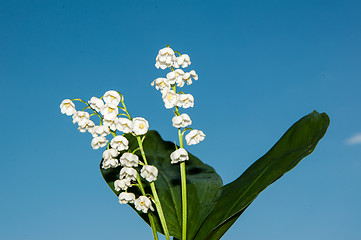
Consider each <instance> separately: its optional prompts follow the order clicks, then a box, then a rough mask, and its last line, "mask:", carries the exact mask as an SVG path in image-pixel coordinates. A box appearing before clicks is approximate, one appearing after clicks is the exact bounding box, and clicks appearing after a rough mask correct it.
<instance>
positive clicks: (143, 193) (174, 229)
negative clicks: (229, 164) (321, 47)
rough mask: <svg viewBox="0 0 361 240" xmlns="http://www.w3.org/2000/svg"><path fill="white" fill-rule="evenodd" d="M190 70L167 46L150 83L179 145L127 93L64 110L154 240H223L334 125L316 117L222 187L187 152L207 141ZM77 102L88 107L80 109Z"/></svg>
mask: <svg viewBox="0 0 361 240" xmlns="http://www.w3.org/2000/svg"><path fill="white" fill-rule="evenodd" d="M190 64H191V61H190V57H189V56H188V55H187V54H181V53H180V52H178V51H173V50H172V49H171V48H170V47H169V46H167V47H165V48H163V49H161V50H159V53H158V55H157V57H156V63H155V66H156V68H161V69H162V70H167V73H166V74H164V75H163V76H162V77H159V78H157V79H155V80H154V81H152V82H151V85H152V86H154V87H155V89H156V90H159V92H160V95H161V97H162V99H163V102H164V106H165V108H166V109H171V110H172V112H173V113H174V115H173V117H172V118H171V119H170V120H171V121H169V122H171V124H172V125H173V126H174V128H175V130H176V131H177V132H178V139H177V142H178V144H175V143H174V142H167V141H164V140H163V139H162V138H161V137H160V135H159V134H158V133H157V132H156V131H154V130H149V123H148V121H147V120H146V119H144V118H143V117H139V116H131V115H130V113H129V111H128V109H127V107H126V105H125V100H124V96H123V95H122V94H121V93H120V92H117V91H114V90H110V91H107V92H106V93H104V95H103V96H101V97H99V98H98V97H92V98H91V99H90V100H89V101H84V100H82V99H77V98H76V99H65V100H63V101H62V103H61V104H60V108H61V112H62V113H63V114H66V115H68V116H72V118H73V123H74V124H77V125H78V130H79V131H80V132H82V133H85V132H89V133H90V134H91V135H92V137H93V139H92V141H91V143H90V144H91V146H92V148H93V149H99V148H103V149H104V150H103V158H102V160H101V163H100V171H101V173H102V175H103V177H104V179H105V181H106V182H107V184H108V186H109V187H110V188H111V189H112V191H113V192H114V193H115V194H116V195H117V196H118V199H119V203H121V204H128V205H130V206H131V207H132V208H133V209H134V210H135V211H136V212H137V213H138V214H139V215H140V217H141V218H142V219H143V220H144V221H146V222H147V223H148V224H149V225H150V227H151V229H152V234H153V238H154V239H158V234H159V233H160V234H164V235H165V237H166V239H170V238H171V237H173V239H182V240H186V239H188V240H216V239H220V238H221V237H222V236H223V235H224V234H225V232H226V231H227V230H228V229H229V228H230V227H231V226H232V224H233V223H234V222H235V221H236V220H237V219H238V217H239V216H240V215H241V214H242V213H243V212H244V211H245V209H246V208H247V207H248V206H249V205H250V204H251V203H252V202H253V200H254V199H255V198H256V197H257V196H258V194H259V193H260V192H262V191H263V190H264V189H265V188H266V187H267V186H269V185H270V184H272V183H273V182H274V181H276V180H277V179H279V178H280V177H281V176H282V175H283V174H284V173H286V172H288V171H289V170H291V169H292V168H293V167H295V166H296V165H297V164H298V163H299V162H300V161H301V160H302V159H303V158H304V157H306V156H307V155H309V154H310V153H311V152H312V151H313V150H314V148H315V147H316V145H317V143H318V141H319V140H320V139H321V138H322V137H323V136H324V134H325V133H326V130H327V127H328V125H329V118H328V116H327V114H325V113H321V114H320V113H318V112H316V111H313V112H312V113H310V114H309V115H307V116H305V117H303V118H302V119H300V120H299V121H298V122H296V123H295V124H294V125H293V126H292V127H291V128H290V129H289V130H288V131H287V132H286V133H285V134H284V135H283V136H282V137H281V139H280V140H279V141H278V142H277V143H276V144H275V145H274V146H273V147H272V148H271V149H270V150H269V151H268V152H267V153H266V154H265V155H264V156H263V157H261V158H260V159H258V160H257V161H256V162H255V163H254V164H252V165H251V166H250V167H249V168H248V169H247V170H246V171H245V172H244V173H243V174H242V175H241V176H240V177H239V178H237V179H236V180H234V181H233V182H231V183H229V184H227V185H223V183H222V179H221V177H220V176H219V175H218V174H217V173H216V171H215V170H214V169H213V168H212V167H210V166H209V165H207V164H204V163H203V162H201V161H200V160H199V159H198V158H196V157H195V156H193V155H192V154H191V153H189V152H188V151H187V147H186V145H194V144H198V143H200V142H201V141H203V140H204V139H205V136H206V135H205V134H204V133H203V131H202V130H199V129H197V128H193V122H192V119H191V117H190V116H189V115H188V114H187V113H186V110H187V108H191V107H194V102H195V101H194V97H193V96H192V95H191V94H189V93H186V92H185V90H183V88H184V87H185V86H187V85H191V84H192V83H194V80H198V75H197V73H196V72H195V71H194V70H190V71H188V70H187V71H186V70H183V69H185V68H188V67H189V65H190ZM184 89H186V88H184ZM74 102H80V103H81V104H83V107H82V109H81V110H80V111H79V110H77V109H76V107H75V104H74ZM91 118H92V119H91ZM222 161H230V160H227V159H222Z"/></svg>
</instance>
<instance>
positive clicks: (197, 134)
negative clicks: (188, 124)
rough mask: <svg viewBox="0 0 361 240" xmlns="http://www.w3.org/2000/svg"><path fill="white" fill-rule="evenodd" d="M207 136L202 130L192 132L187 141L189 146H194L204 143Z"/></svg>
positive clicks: (187, 136)
mask: <svg viewBox="0 0 361 240" xmlns="http://www.w3.org/2000/svg"><path fill="white" fill-rule="evenodd" d="M205 137H206V135H205V134H204V133H203V132H202V131H200V130H196V129H194V130H192V131H190V132H189V133H188V134H187V135H186V141H187V144H188V145H194V144H197V143H199V142H200V141H203V140H204V138H205Z"/></svg>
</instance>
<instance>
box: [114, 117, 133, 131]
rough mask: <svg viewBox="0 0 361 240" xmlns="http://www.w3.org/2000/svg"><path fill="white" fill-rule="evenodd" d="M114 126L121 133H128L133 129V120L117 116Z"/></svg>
mask: <svg viewBox="0 0 361 240" xmlns="http://www.w3.org/2000/svg"><path fill="white" fill-rule="evenodd" d="M115 127H116V128H117V129H118V130H119V131H121V132H123V133H130V132H132V131H133V122H132V121H131V120H129V119H127V118H118V119H117V120H116V122H115Z"/></svg>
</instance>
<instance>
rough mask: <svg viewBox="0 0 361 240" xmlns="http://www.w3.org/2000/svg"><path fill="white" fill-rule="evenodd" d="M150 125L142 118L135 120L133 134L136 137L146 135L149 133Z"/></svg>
mask: <svg viewBox="0 0 361 240" xmlns="http://www.w3.org/2000/svg"><path fill="white" fill-rule="evenodd" d="M148 128H149V123H148V121H147V120H145V119H144V118H142V117H136V118H133V132H134V134H135V135H144V134H146V133H147V132H148Z"/></svg>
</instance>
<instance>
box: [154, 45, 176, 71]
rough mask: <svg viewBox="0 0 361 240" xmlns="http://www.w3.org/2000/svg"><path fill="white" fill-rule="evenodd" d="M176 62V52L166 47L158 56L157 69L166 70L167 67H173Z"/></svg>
mask: <svg viewBox="0 0 361 240" xmlns="http://www.w3.org/2000/svg"><path fill="white" fill-rule="evenodd" d="M174 60H175V55H174V51H173V50H172V49H171V48H169V47H165V48H162V49H161V50H159V52H158V55H157V57H156V62H155V67H156V68H161V69H163V70H164V69H166V68H167V67H171V66H172V65H173V62H174Z"/></svg>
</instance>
